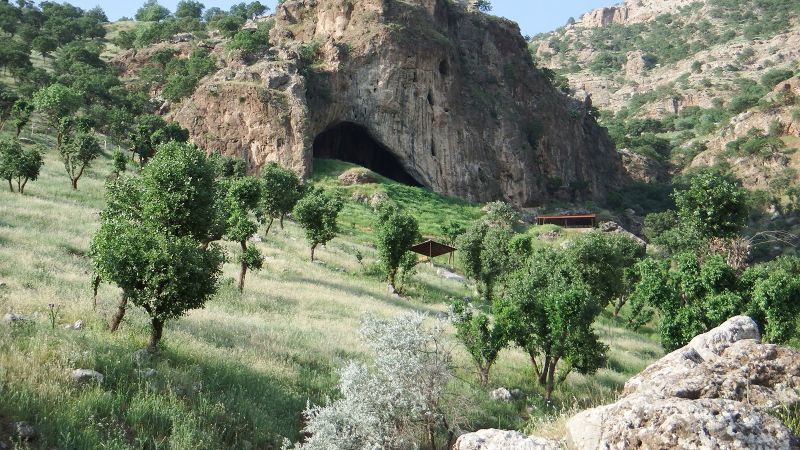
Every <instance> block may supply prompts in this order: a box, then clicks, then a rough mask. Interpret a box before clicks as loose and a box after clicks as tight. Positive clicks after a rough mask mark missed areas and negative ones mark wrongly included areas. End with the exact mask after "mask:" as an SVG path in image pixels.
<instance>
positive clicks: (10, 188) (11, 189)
mask: <svg viewBox="0 0 800 450" xmlns="http://www.w3.org/2000/svg"><path fill="white" fill-rule="evenodd" d="M8 189H9V190H10V191H11V192H14V185H13V184H11V178H9V179H8Z"/></svg>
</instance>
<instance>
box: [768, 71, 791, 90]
mask: <svg viewBox="0 0 800 450" xmlns="http://www.w3.org/2000/svg"><path fill="white" fill-rule="evenodd" d="M793 76H794V72H792V71H791V70H789V69H770V70H768V71H767V72H766V73H765V74H764V75H762V76H761V84H763V85H764V87H765V88H767V89H770V90H771V89H772V88H774V87H775V86H776V85H777V84H778V83H780V82H781V81H784V80H788V79H789V78H792V77H793Z"/></svg>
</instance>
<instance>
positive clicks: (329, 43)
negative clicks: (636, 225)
mask: <svg viewBox="0 0 800 450" xmlns="http://www.w3.org/2000/svg"><path fill="white" fill-rule="evenodd" d="M274 20H275V25H274V27H273V29H272V31H271V39H270V41H271V43H272V44H273V48H271V49H270V51H269V54H268V56H267V57H266V58H264V59H262V60H260V61H258V62H256V63H255V64H252V65H245V64H243V63H241V62H237V61H228V62H226V63H225V64H224V67H223V68H222V69H220V71H219V72H218V73H216V74H214V75H212V76H210V77H209V78H207V79H206V80H204V81H203V83H202V84H201V85H200V86H199V87H198V89H197V90H196V92H195V94H194V95H193V96H192V97H191V98H190V99H187V100H184V101H183V102H182V103H181V104H179V105H172V113H171V117H172V118H173V119H174V120H176V121H178V122H179V123H180V124H181V125H183V126H184V127H186V128H188V129H189V130H190V132H191V137H192V140H193V141H194V142H195V143H197V144H198V145H200V146H201V147H204V148H206V149H208V150H209V151H217V152H221V153H224V154H228V155H235V156H240V157H243V158H245V159H246V160H247V161H248V166H249V168H250V170H251V171H258V170H259V168H260V167H261V166H263V165H264V164H265V163H266V162H268V161H278V162H280V163H281V164H283V165H284V166H287V167H290V168H292V169H294V170H295V171H297V172H298V173H300V174H303V175H309V174H310V173H311V170H312V165H313V158H314V157H315V156H318V157H319V156H325V157H335V158H338V159H345V160H349V161H351V162H356V163H359V164H361V165H364V166H367V167H368V168H370V169H373V170H375V171H377V172H379V173H381V170H380V169H381V166H382V165H384V166H387V167H388V169H387V170H389V171H392V170H394V171H395V172H402V173H388V174H387V173H381V174H383V175H387V176H392V175H397V176H402V177H406V178H405V179H404V180H410V181H414V182H417V183H419V184H421V185H424V186H427V187H430V188H431V189H433V190H435V191H437V192H440V193H443V194H447V195H452V196H457V197H461V198H464V199H468V200H473V201H488V200H498V199H503V200H506V201H509V202H512V203H514V204H517V205H519V206H526V205H537V204H539V203H540V202H542V201H543V200H545V199H546V198H547V197H549V196H550V194H549V192H548V191H547V189H546V186H547V185H548V181H549V180H561V181H562V182H563V183H564V184H565V185H569V184H572V183H577V184H579V185H581V186H586V189H585V190H584V194H585V197H598V196H601V195H602V194H603V193H605V192H606V191H607V190H609V189H610V188H612V187H613V186H617V185H618V184H619V183H620V182H621V181H623V177H624V170H623V169H622V166H621V163H620V159H619V156H618V155H617V154H616V152H615V150H614V147H613V144H612V143H611V142H610V140H609V139H608V137H607V134H606V132H605V131H604V130H603V129H602V128H600V127H599V126H597V124H596V123H595V120H594V118H593V117H592V116H591V115H590V114H588V111H587V108H586V107H585V106H584V105H583V104H582V103H581V102H579V101H574V100H571V99H569V98H567V97H565V96H564V95H562V94H561V93H560V92H558V91H557V90H555V89H554V88H552V86H551V85H550V83H549V82H548V81H547V79H546V78H545V77H544V76H543V74H542V73H541V72H540V71H539V70H537V69H536V68H535V67H534V66H533V64H532V62H531V60H530V57H529V55H528V51H527V47H526V42H525V41H524V39H523V38H522V36H521V35H520V32H519V28H518V26H517V25H516V24H515V23H513V22H510V21H507V20H504V19H500V18H496V17H492V16H489V15H486V14H482V13H478V12H469V11H467V10H466V8H464V7H463V6H460V5H459V4H456V3H452V2H448V1H446V0H414V1H398V0H331V1H325V2H321V1H317V0H288V1H286V2H283V3H282V4H280V5H279V6H278V7H277V9H276V13H275V16H274ZM550 184H552V183H550Z"/></svg>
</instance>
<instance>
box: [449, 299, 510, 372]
mask: <svg viewBox="0 0 800 450" xmlns="http://www.w3.org/2000/svg"><path fill="white" fill-rule="evenodd" d="M453 313H454V315H455V319H454V320H453V325H454V326H455V328H456V337H458V339H459V340H460V341H461V343H462V344H464V346H465V347H466V348H467V352H468V353H469V354H470V356H471V357H472V361H473V362H475V366H476V368H477V370H478V379H479V381H480V383H481V386H486V385H487V384H488V383H489V371H490V370H491V368H492V365H494V362H495V361H496V360H497V357H498V356H499V355H500V351H501V350H502V349H504V348H505V347H506V345H508V337H507V336H506V330H505V328H503V326H501V325H499V324H498V323H497V322H495V323H492V321H491V319H490V318H489V316H487V315H486V314H484V313H482V312H480V311H476V310H475V309H474V308H472V307H471V306H470V305H467V304H466V303H465V302H463V301H457V302H455V303H454V304H453Z"/></svg>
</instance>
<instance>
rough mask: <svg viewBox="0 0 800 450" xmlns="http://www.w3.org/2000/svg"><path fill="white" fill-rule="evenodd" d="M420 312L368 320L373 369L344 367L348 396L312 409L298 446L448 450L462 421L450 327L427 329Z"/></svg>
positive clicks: (309, 449) (365, 337)
mask: <svg viewBox="0 0 800 450" xmlns="http://www.w3.org/2000/svg"><path fill="white" fill-rule="evenodd" d="M426 322H427V317H426V316H425V315H422V314H418V313H410V314H405V315H403V316H400V317H397V318H394V319H390V320H378V319H368V320H367V321H366V322H365V324H364V327H363V328H362V330H361V339H362V341H363V342H364V344H365V345H367V346H368V347H369V348H370V349H371V350H372V353H373V355H374V357H373V362H372V364H370V365H368V366H366V365H361V364H358V363H350V364H349V365H347V366H346V367H345V368H344V369H343V370H342V371H341V378H340V382H339V390H340V391H341V394H342V395H341V397H340V398H338V399H337V400H334V401H331V402H329V403H328V404H327V405H325V406H311V405H309V407H308V408H307V409H306V411H305V414H304V416H305V424H306V425H305V427H304V429H303V434H304V435H305V436H307V437H308V438H307V439H306V440H305V441H304V442H303V443H302V444H295V445H294V446H293V447H289V448H294V449H303V450H354V449H378V448H386V449H401V448H418V445H419V444H420V443H423V442H424V443H425V444H426V445H425V448H429V449H437V448H441V449H449V448H450V447H452V444H453V440H454V437H455V436H454V430H455V429H456V424H454V423H452V419H451V417H452V411H453V409H454V408H455V407H456V405H453V404H450V403H448V401H447V397H446V396H445V389H446V387H447V385H448V383H449V381H450V379H451V378H452V368H451V359H452V356H451V354H450V352H449V350H448V348H447V345H446V344H445V340H444V337H445V336H444V327H443V325H442V324H441V323H437V324H436V325H435V326H433V327H427V326H426V325H425V323H426Z"/></svg>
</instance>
